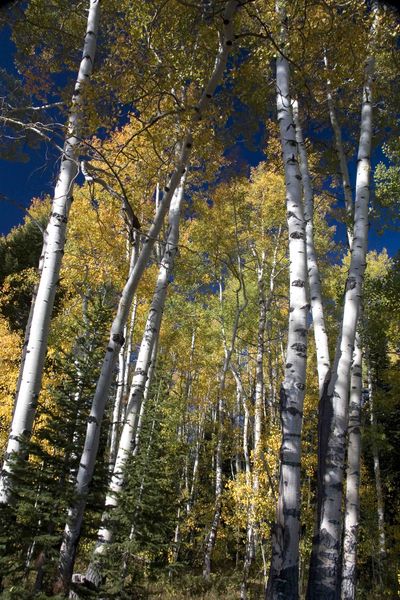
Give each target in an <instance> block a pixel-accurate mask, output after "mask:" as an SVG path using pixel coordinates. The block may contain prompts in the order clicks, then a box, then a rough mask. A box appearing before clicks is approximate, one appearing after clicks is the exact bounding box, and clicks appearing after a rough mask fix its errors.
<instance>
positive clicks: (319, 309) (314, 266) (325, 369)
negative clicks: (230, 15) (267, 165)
mask: <svg viewBox="0 0 400 600" xmlns="http://www.w3.org/2000/svg"><path fill="white" fill-rule="evenodd" d="M293 118H294V122H295V126H296V141H297V147H298V150H299V159H300V173H301V177H302V182H303V191H304V219H305V227H306V246H307V270H308V281H309V286H310V304H311V312H312V318H313V328H314V339H315V347H316V351H317V370H318V384H319V396H320V398H321V396H322V393H323V390H324V386H325V384H326V382H327V381H328V379H329V375H330V359H329V343H328V335H327V332H326V327H325V317H324V305H323V301H322V292H321V280H320V276H319V269H318V263H317V255H316V252H315V245H314V224H313V216H314V192H313V188H312V183H311V176H310V170H309V168H308V157H307V149H306V146H305V143H304V138H303V131H302V128H301V124H300V117H299V108H298V103H297V101H293Z"/></svg>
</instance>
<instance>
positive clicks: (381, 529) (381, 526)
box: [368, 368, 386, 575]
mask: <svg viewBox="0 0 400 600" xmlns="http://www.w3.org/2000/svg"><path fill="white" fill-rule="evenodd" d="M368 395H369V411H370V412H369V417H370V422H371V429H372V457H373V460H374V475H375V489H376V503H377V509H378V535H379V563H380V564H379V567H380V570H381V575H382V569H383V564H382V563H383V562H384V560H385V558H386V536H385V511H384V505H383V494H382V481H381V467H380V462H379V451H378V446H377V443H376V435H377V426H376V417H375V411H374V388H373V383H372V374H371V369H370V368H369V369H368Z"/></svg>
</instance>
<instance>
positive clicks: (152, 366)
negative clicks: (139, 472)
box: [125, 331, 160, 456]
mask: <svg viewBox="0 0 400 600" xmlns="http://www.w3.org/2000/svg"><path fill="white" fill-rule="evenodd" d="M159 333H160V332H159V331H158V334H157V335H156V339H155V340H154V342H153V348H152V351H151V357H150V364H149V371H148V376H147V381H146V384H145V386H144V392H143V399H142V402H141V403H140V410H139V416H138V418H137V423H136V425H135V427H134V434H135V437H134V442H133V443H134V448H133V450H132V456H136V455H137V453H138V452H139V442H140V434H141V432H142V425H143V417H144V411H145V407H146V403H147V400H148V397H149V394H150V386H151V384H152V381H153V376H154V371H155V368H156V362H157V354H158V338H159ZM128 406H129V402H128ZM125 418H126V417H125Z"/></svg>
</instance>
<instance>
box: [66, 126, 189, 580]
mask: <svg viewBox="0 0 400 600" xmlns="http://www.w3.org/2000/svg"><path fill="white" fill-rule="evenodd" d="M191 147H192V142H191V135H190V134H188V135H187V136H186V138H185V144H184V147H183V149H182V153H181V156H180V159H179V161H178V164H177V166H176V168H175V171H174V173H173V175H172V176H171V178H170V181H169V185H168V186H167V188H166V189H168V191H166V194H165V196H166V197H164V200H163V202H162V203H161V205H160V207H159V209H158V212H157V214H156V216H155V219H154V223H153V225H152V226H151V227H150V230H149V234H148V236H147V238H146V240H145V241H144V243H143V245H142V249H141V252H140V254H139V256H138V259H137V262H136V264H135V266H134V268H133V269H132V271H131V272H130V274H129V277H128V279H127V281H126V283H125V287H124V289H123V291H122V295H121V298H120V301H119V305H118V310H117V314H116V316H115V318H114V321H113V324H112V326H111V333H110V338H109V341H108V346H107V350H106V354H105V356H104V359H103V364H102V368H101V372H100V376H99V379H98V381H97V385H96V390H95V394H94V397H93V401H92V407H91V410H90V414H89V417H88V422H87V427H86V435H85V441H84V446H83V451H82V456H81V459H80V462H79V469H78V473H77V477H76V483H75V499H74V501H73V502H72V504H71V505H70V507H69V508H68V518H67V523H66V525H65V529H64V536H63V542H62V544H61V549H60V561H59V574H60V577H59V580H58V582H57V584H56V591H58V590H64V591H65V590H67V589H68V587H69V585H70V581H71V577H72V571H73V565H74V561H75V553H76V548H77V543H78V539H79V536H80V531H81V525H82V519H83V513H84V510H85V506H86V498H87V494H88V490H89V484H90V482H91V480H92V476H93V471H94V466H95V462H96V457H97V451H98V447H99V441H100V427H101V423H102V419H103V416H104V410H105V406H106V402H107V398H108V395H109V391H110V387H111V383H112V377H113V372H114V367H115V363H116V360H117V358H118V355H119V351H120V349H121V346H122V345H123V343H124V339H123V330H124V327H125V325H126V322H127V319H128V315H129V311H130V307H131V304H132V299H133V296H134V294H135V291H136V288H137V286H138V284H139V281H140V278H141V276H142V274H143V271H144V269H145V267H146V264H147V261H148V259H149V257H150V253H151V250H152V247H153V244H154V241H155V239H156V238H157V236H158V234H159V231H160V229H161V225H162V222H163V220H164V216H165V212H166V209H167V207H168V206H169V203H170V196H171V193H172V190H175V189H176V186H177V183H178V181H179V179H180V177H181V175H182V172H184V171H185V169H186V164H187V159H188V156H189V153H190V149H191Z"/></svg>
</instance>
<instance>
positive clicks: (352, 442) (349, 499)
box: [341, 333, 362, 600]
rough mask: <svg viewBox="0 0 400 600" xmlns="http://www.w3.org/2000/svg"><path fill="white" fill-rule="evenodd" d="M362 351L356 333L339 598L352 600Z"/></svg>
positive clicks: (357, 517) (357, 515)
mask: <svg viewBox="0 0 400 600" xmlns="http://www.w3.org/2000/svg"><path fill="white" fill-rule="evenodd" d="M361 393H362V351H361V340H360V336H359V334H358V333H357V334H356V339H355V347H354V355H353V364H352V366H351V382H350V402H349V428H348V446H347V477H346V499H345V506H346V508H345V519H344V540H343V566H342V582H341V599H342V600H355V597H356V583H357V578H356V562H357V542H358V525H359V517H360V463H361V430H360V428H361Z"/></svg>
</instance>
